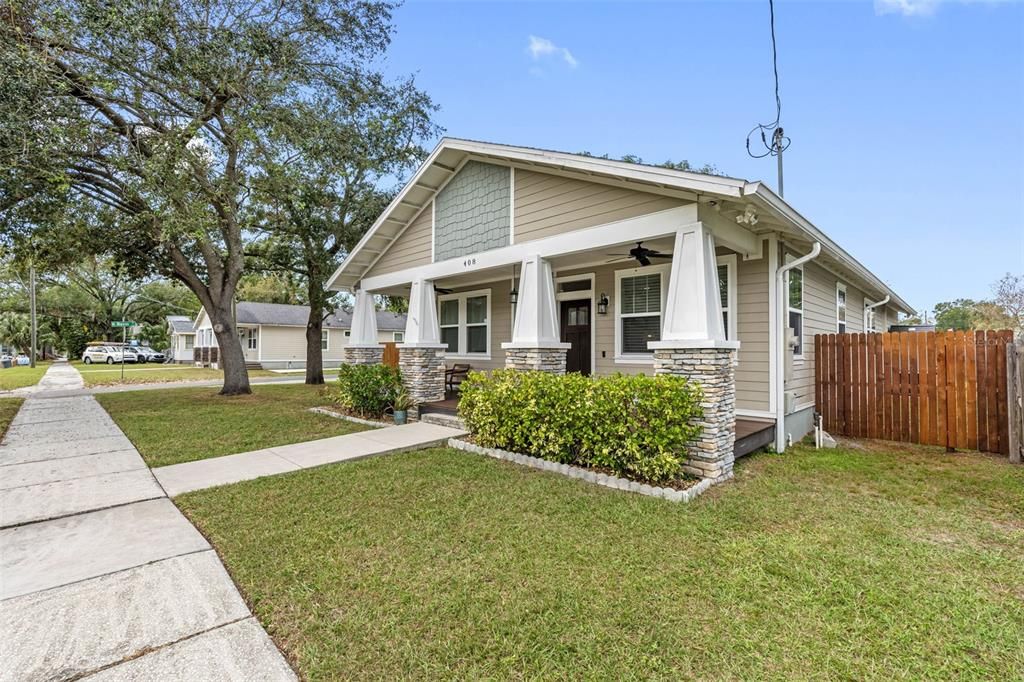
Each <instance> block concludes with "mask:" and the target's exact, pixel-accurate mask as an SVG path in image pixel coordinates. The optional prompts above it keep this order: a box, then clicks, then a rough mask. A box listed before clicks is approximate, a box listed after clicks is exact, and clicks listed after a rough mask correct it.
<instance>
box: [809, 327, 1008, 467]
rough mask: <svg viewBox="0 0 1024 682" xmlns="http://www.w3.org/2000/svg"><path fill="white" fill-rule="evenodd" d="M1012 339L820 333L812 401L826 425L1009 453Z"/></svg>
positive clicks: (999, 335) (972, 334) (984, 334)
mask: <svg viewBox="0 0 1024 682" xmlns="http://www.w3.org/2000/svg"><path fill="white" fill-rule="evenodd" d="M1012 342H1013V332H1010V331H969V332H898V333H889V334H819V335H817V336H815V337H814V351H815V367H814V374H815V389H814V391H815V392H814V399H815V404H816V406H817V410H818V412H819V413H820V414H821V415H822V420H823V423H824V428H825V430H826V431H828V432H829V433H833V434H837V435H843V436H851V437H859V438H881V439H885V440H895V441H904V442H909V443H922V444H926V445H943V446H946V447H947V448H961V449H969V450H982V451H985V452H996V453H1001V454H1004V455H1010V454H1011V429H1010V422H1011V419H1010V414H1009V412H1010V409H1009V408H1010V395H1009V394H1008V389H1009V388H1010V387H1009V386H1008V383H1010V382H1008V381H1007V347H1008V345H1009V344H1011V343H1012ZM1019 347H1020V346H1019V345H1014V346H1011V348H1019ZM1011 352H1013V351H1011ZM1017 357H1018V356H1014V358H1011V367H1013V366H1017V367H1019V363H1015V362H1014V361H1015V360H1016V359H1017ZM1017 381H1018V382H1019V375H1018V377H1017ZM1018 426H1019V425H1018ZM1014 437H1015V445H1016V443H1019V432H1015V433H1014ZM1016 453H1017V454H1018V455H1019V446H1016ZM1012 458H1013V456H1012V455H1011V459H1012Z"/></svg>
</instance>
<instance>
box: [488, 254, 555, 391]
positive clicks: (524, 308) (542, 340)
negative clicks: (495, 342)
mask: <svg viewBox="0 0 1024 682" xmlns="http://www.w3.org/2000/svg"><path fill="white" fill-rule="evenodd" d="M501 347H502V349H503V350H504V351H505V366H506V367H509V368H512V369H523V370H531V369H532V370H541V371H545V372H555V373H557V374H565V352H566V351H567V350H568V349H569V347H570V344H568V343H562V341H561V340H560V337H559V333H558V304H557V302H556V301H555V281H554V278H553V276H552V273H551V263H549V262H548V261H546V260H544V259H543V258H541V257H540V256H539V255H534V256H529V257H527V258H525V259H524V260H523V263H522V266H521V268H520V271H519V301H518V303H517V304H516V319H515V323H514V325H513V327H512V341H511V342H508V343H503V344H501Z"/></svg>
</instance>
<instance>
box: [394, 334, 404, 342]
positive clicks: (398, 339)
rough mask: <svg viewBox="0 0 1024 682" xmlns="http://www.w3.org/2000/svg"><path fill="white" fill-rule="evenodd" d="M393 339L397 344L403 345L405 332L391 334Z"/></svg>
mask: <svg viewBox="0 0 1024 682" xmlns="http://www.w3.org/2000/svg"><path fill="white" fill-rule="evenodd" d="M391 339H392V340H393V341H394V342H395V343H402V342H403V341H405V332H394V333H392V334H391Z"/></svg>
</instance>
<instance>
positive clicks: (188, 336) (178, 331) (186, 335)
mask: <svg viewBox="0 0 1024 682" xmlns="http://www.w3.org/2000/svg"><path fill="white" fill-rule="evenodd" d="M192 325H193V321H192V318H191V317H188V316H187V315H168V316H167V338H168V339H170V344H171V345H170V349H169V352H168V354H167V358H168V359H169V360H170V361H171V362H177V363H190V362H192V348H193V346H194V345H195V340H196V333H195V330H193V329H192Z"/></svg>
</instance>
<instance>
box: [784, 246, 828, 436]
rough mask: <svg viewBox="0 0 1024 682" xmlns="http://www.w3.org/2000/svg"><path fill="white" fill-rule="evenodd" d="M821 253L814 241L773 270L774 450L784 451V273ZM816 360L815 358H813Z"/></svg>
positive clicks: (785, 293) (785, 299)
mask: <svg viewBox="0 0 1024 682" xmlns="http://www.w3.org/2000/svg"><path fill="white" fill-rule="evenodd" d="M819 253H821V242H814V246H812V247H811V252H810V253H809V254H807V255H806V256H802V257H800V258H797V259H796V260H795V261H793V262H791V263H786V264H784V265H783V266H782V267H780V268H779V269H778V270H776V271H775V296H776V305H775V307H776V308H778V311H779V312H778V314H777V315H776V316H775V451H776V452H785V451H786V372H785V366H786V355H785V354H786V353H788V352H789V345H788V344H787V343H786V333H785V330H786V327H787V324H786V321H787V318H788V317H789V316H788V310H789V305H788V304H787V298H788V295H789V287H787V286H786V274H787V273H788V272H789V271H790V270H792V269H793V268H797V267H800V266H801V265H803V264H804V263H806V262H807V261H810V260H814V259H815V258H817V257H818V254H819ZM815 361H817V358H815Z"/></svg>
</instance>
